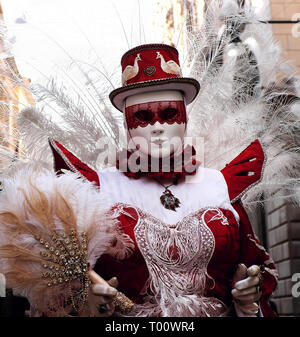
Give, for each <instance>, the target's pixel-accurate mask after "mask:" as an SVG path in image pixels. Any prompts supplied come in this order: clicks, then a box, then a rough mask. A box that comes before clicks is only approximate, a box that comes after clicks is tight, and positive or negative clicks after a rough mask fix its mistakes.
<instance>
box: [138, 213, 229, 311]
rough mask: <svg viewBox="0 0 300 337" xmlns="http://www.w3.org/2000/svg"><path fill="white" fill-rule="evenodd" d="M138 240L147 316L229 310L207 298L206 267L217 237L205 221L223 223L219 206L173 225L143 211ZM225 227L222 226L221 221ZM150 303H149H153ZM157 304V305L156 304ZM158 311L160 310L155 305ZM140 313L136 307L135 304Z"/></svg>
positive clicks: (194, 214)
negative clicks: (145, 272) (145, 275)
mask: <svg viewBox="0 0 300 337" xmlns="http://www.w3.org/2000/svg"><path fill="white" fill-rule="evenodd" d="M135 209H136V211H137V212H138V216H139V219H138V223H137V225H136V226H135V229H134V232H135V238H136V241H137V244H138V246H139V249H140V252H141V254H142V255H143V257H144V259H145V262H146V264H147V267H148V271H149V277H150V283H149V284H150V293H152V298H151V296H149V297H148V299H147V300H148V301H149V303H148V304H149V306H148V312H147V303H145V305H142V306H140V309H141V310H142V311H143V312H144V314H145V315H147V316H151V313H153V314H155V315H160V316H168V317H170V316H171V317H172V316H184V317H188V316H200V317H201V316H221V315H223V314H224V313H225V312H226V310H227V307H226V306H225V304H224V303H222V302H221V301H220V300H218V299H216V298H213V297H205V296H204V291H205V286H206V278H207V277H209V275H208V274H207V265H208V263H209V261H210V259H211V257H212V255H213V252H214V248H215V239H214V236H213V234H212V232H211V230H210V229H209V228H208V226H207V223H208V222H210V221H213V220H221V221H223V222H224V218H223V217H224V215H223V214H222V212H221V211H220V210H219V209H218V208H205V209H201V210H198V211H197V212H194V213H191V214H189V215H187V216H185V217H184V218H183V219H182V220H180V221H179V222H177V224H176V225H175V226H169V225H167V224H165V223H164V222H162V221H161V220H159V219H157V218H155V217H153V216H152V215H151V214H149V213H146V212H144V211H142V210H140V209H137V208H135ZM222 224H223V223H222ZM150 302H151V303H150ZM155 302H156V305H155ZM158 306H159V307H160V308H159V309H158V308H157V307H158ZM136 310H138V305H137V306H136Z"/></svg>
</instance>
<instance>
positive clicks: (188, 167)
mask: <svg viewBox="0 0 300 337" xmlns="http://www.w3.org/2000/svg"><path fill="white" fill-rule="evenodd" d="M133 153H134V152H130V151H128V150H123V151H121V152H120V153H119V154H118V159H117V163H116V167H117V169H118V170H120V171H121V172H123V173H124V174H125V175H126V176H127V177H130V178H134V179H139V178H141V177H148V178H154V177H159V178H161V179H169V178H173V177H174V178H175V177H176V178H178V179H179V178H181V177H184V176H186V175H194V174H195V173H196V172H197V169H198V167H199V166H200V164H201V163H200V162H197V161H196V159H195V158H193V156H195V155H196V150H195V149H194V147H193V146H190V145H188V146H187V147H186V148H185V149H184V150H183V152H182V153H181V154H180V155H178V156H176V157H174V156H171V157H170V160H167V163H164V162H163V160H162V159H161V158H159V159H156V158H151V157H150V156H148V158H147V160H144V161H142V162H141V163H139V162H138V160H139V159H137V165H139V168H140V169H139V170H138V171H137V172H132V171H130V168H129V167H128V161H129V158H130V156H131V155H132V154H133ZM151 161H152V163H151ZM169 162H170V165H169ZM151 164H152V165H151ZM153 167H155V168H156V167H157V168H159V170H158V172H152V171H153V170H152V169H151V168H153Z"/></svg>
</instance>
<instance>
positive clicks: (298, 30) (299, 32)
mask: <svg viewBox="0 0 300 337" xmlns="http://www.w3.org/2000/svg"><path fill="white" fill-rule="evenodd" d="M298 20H300V13H295V14H294V15H293V16H292V21H298ZM292 36H293V37H295V38H298V37H300V22H298V23H295V24H293V27H292Z"/></svg>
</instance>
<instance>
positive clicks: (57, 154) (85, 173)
mask: <svg viewBox="0 0 300 337" xmlns="http://www.w3.org/2000/svg"><path fill="white" fill-rule="evenodd" d="M49 145H50V148H51V150H52V153H53V160H54V170H55V172H57V173H58V174H60V173H62V170H69V171H72V172H75V173H79V174H80V175H81V176H82V177H84V178H86V179H87V180H89V181H90V182H94V183H95V184H96V186H100V181H99V176H98V174H97V172H96V171H94V170H93V169H91V168H90V167H89V166H88V165H86V164H85V163H83V162H82V161H81V160H79V159H78V158H77V157H76V156H75V155H74V154H73V153H71V152H70V151H68V150H67V149H66V148H65V147H64V146H63V145H61V144H60V143H59V142H58V141H56V140H54V139H52V138H49Z"/></svg>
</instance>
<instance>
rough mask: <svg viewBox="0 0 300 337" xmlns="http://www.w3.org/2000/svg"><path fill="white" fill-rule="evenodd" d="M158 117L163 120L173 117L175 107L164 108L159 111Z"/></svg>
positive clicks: (175, 113) (175, 111)
mask: <svg viewBox="0 0 300 337" xmlns="http://www.w3.org/2000/svg"><path fill="white" fill-rule="evenodd" d="M159 114H160V118H161V119H162V120H163V121H167V120H170V119H172V118H173V117H175V116H176V115H177V109H175V108H166V109H164V110H162V111H160V113H159Z"/></svg>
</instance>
